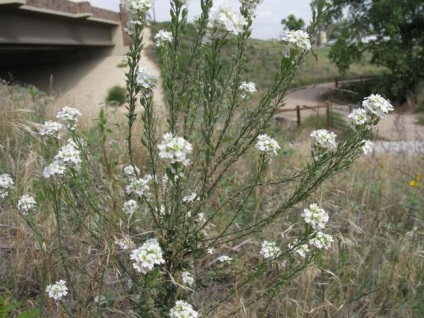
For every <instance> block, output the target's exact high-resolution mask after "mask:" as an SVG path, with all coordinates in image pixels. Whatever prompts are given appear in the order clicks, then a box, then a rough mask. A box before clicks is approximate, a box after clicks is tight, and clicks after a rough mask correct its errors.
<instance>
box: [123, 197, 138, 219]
mask: <svg viewBox="0 0 424 318" xmlns="http://www.w3.org/2000/svg"><path fill="white" fill-rule="evenodd" d="M137 209H138V204H137V202H136V201H135V200H128V201H126V202H125V203H124V205H123V206H122V212H124V213H125V214H126V215H128V217H131V215H133V214H134V212H135V211H136V210H137Z"/></svg>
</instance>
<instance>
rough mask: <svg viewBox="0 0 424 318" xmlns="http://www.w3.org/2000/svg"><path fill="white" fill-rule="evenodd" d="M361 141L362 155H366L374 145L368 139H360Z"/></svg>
mask: <svg viewBox="0 0 424 318" xmlns="http://www.w3.org/2000/svg"><path fill="white" fill-rule="evenodd" d="M362 143H363V144H362V147H361V149H362V152H363V153H364V155H367V154H369V153H370V152H372V147H373V146H374V144H373V143H372V142H371V141H370V140H362Z"/></svg>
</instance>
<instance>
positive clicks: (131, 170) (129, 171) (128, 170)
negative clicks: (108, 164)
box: [124, 166, 140, 179]
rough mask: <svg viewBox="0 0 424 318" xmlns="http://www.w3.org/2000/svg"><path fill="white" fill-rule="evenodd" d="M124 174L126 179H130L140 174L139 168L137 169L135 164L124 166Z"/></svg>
mask: <svg viewBox="0 0 424 318" xmlns="http://www.w3.org/2000/svg"><path fill="white" fill-rule="evenodd" d="M124 174H125V176H126V177H127V178H128V179H131V178H133V177H136V176H138V175H140V169H138V168H137V167H136V166H125V167H124Z"/></svg>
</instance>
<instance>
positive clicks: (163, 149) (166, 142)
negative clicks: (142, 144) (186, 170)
mask: <svg viewBox="0 0 424 318" xmlns="http://www.w3.org/2000/svg"><path fill="white" fill-rule="evenodd" d="M158 148H159V150H160V152H159V157H161V158H163V159H168V160H169V161H170V162H171V164H173V163H182V164H183V165H184V166H188V165H189V163H190V160H189V159H188V158H187V155H188V154H190V153H191V152H192V146H191V144H190V143H189V142H188V141H186V140H185V139H184V138H182V137H174V136H173V135H172V134H171V133H166V134H165V135H164V136H163V140H162V143H161V144H160V145H158Z"/></svg>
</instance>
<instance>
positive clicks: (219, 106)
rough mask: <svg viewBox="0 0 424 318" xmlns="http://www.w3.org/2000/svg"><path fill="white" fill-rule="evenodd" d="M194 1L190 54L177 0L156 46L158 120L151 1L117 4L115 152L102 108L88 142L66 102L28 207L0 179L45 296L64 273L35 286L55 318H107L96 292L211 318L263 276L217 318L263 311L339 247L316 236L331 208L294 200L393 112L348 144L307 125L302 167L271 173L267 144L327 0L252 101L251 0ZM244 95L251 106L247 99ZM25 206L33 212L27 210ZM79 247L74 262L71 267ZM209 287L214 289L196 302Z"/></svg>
mask: <svg viewBox="0 0 424 318" xmlns="http://www.w3.org/2000/svg"><path fill="white" fill-rule="evenodd" d="M200 2H201V7H202V13H201V14H200V16H199V17H198V19H197V20H196V22H195V24H194V30H195V32H194V39H193V42H192V46H191V55H190V57H189V58H188V59H187V57H186V56H183V55H182V54H181V52H180V49H181V45H182V43H183V42H184V41H185V40H186V39H185V35H186V32H187V29H186V28H187V17H188V8H187V3H186V1H182V0H172V1H171V27H170V31H169V32H168V31H164V32H168V33H164V32H162V33H161V34H159V35H158V36H157V37H156V39H157V40H158V42H159V44H160V45H161V47H160V49H159V54H160V55H161V61H162V77H163V84H164V87H165V90H166V94H165V99H166V100H165V101H164V105H163V109H161V111H163V112H161V111H160V110H159V108H162V107H160V106H161V105H156V104H155V103H154V101H153V95H154V87H155V85H156V84H157V79H156V77H154V76H152V75H151V74H150V73H149V72H148V71H147V70H146V69H144V68H140V53H141V50H142V49H143V46H144V42H143V29H144V27H145V25H146V17H147V15H148V10H150V9H151V7H152V1H147V0H144V1H143V0H131V1H130V0H128V1H126V3H125V7H126V9H127V11H128V15H129V18H130V19H131V20H130V24H131V32H127V33H128V35H129V37H130V39H131V45H130V48H129V52H128V54H127V60H128V68H129V69H128V71H127V72H126V86H127V92H128V94H127V103H126V110H127V113H126V117H127V123H128V125H127V127H126V129H125V137H123V138H122V139H125V143H122V140H119V141H120V143H116V144H114V146H115V147H117V148H118V149H119V150H118V151H116V152H113V150H112V148H113V147H112V146H111V144H113V143H112V142H111V141H110V139H109V138H111V137H110V135H111V134H110V128H109V127H110V125H108V124H109V123H108V121H107V118H106V115H105V113H104V112H101V113H100V117H99V122H98V124H97V126H96V129H95V130H94V132H93V131H90V132H89V133H87V134H85V133H81V131H80V129H78V120H79V119H78V118H79V116H80V115H81V111H79V110H77V109H75V108H72V107H66V108H64V109H62V110H61V111H60V112H59V114H58V116H57V118H58V119H60V120H62V124H63V126H64V128H65V129H63V130H64V131H61V133H60V134H63V135H65V134H67V135H68V136H69V139H68V140H67V141H64V140H65V139H66V138H60V139H59V138H58V137H59V131H60V130H61V129H62V127H61V126H60V125H62V124H54V123H52V122H45V125H44V128H43V129H42V130H41V131H40V133H41V135H42V136H44V137H46V136H49V137H53V139H54V140H55V144H53V143H52V144H48V145H45V147H46V151H45V154H44V155H43V157H42V158H41V159H40V161H41V162H43V167H44V170H43V169H40V170H39V171H37V176H38V179H37V181H36V183H34V185H33V187H32V188H31V190H34V191H31V192H30V193H33V194H34V197H36V198H37V201H40V202H35V199H34V198H33V197H29V196H24V197H22V198H21V199H20V200H19V201H18V202H16V201H17V197H16V194H13V195H11V194H12V193H13V190H14V181H13V179H12V178H11V177H10V176H9V175H6V174H2V175H0V196H1V198H2V199H3V201H7V200H9V201H10V202H11V205H10V206H12V207H13V208H17V209H18V211H19V212H20V214H19V215H20V216H21V217H22V218H23V219H24V220H25V222H26V224H27V225H28V227H29V228H30V229H31V230H32V233H33V235H34V239H35V241H36V244H37V246H38V247H39V250H40V254H41V256H40V259H41V260H42V262H43V266H44V267H43V266H40V270H39V271H40V273H41V275H40V276H43V277H42V278H43V279H44V280H45V284H44V286H46V282H47V280H48V281H51V280H52V279H51V278H52V277H64V280H61V281H59V282H58V283H56V284H54V285H49V286H48V287H47V289H46V292H47V293H48V295H49V297H50V298H52V299H53V300H54V301H55V302H59V303H58V304H57V308H56V307H54V308H53V306H48V307H49V308H50V309H49V310H50V311H51V312H50V313H51V316H52V317H55V316H60V315H59V312H62V310H64V311H65V312H67V313H68V315H69V316H71V315H72V313H74V312H77V310H76V309H75V308H73V306H74V307H76V306H77V305H76V304H79V305H80V306H81V307H80V308H84V310H85V311H84V312H83V313H81V312H82V311H81V312H78V314H79V315H80V316H81V317H101V316H104V315H106V311H105V308H103V307H102V306H101V305H100V303H101V302H99V301H97V302H95V301H94V299H101V297H102V296H103V295H108V298H107V299H108V300H109V299H112V298H115V300H116V302H115V304H116V306H122V307H120V308H119V310H122V311H125V314H127V316H134V317H137V316H139V317H146V318H150V317H203V316H204V317H220V314H221V311H220V310H221V309H222V308H226V307H228V306H229V305H230V304H231V305H233V304H234V303H241V302H240V299H241V298H240V299H238V297H244V295H248V294H249V292H250V291H251V290H252V289H254V288H253V287H254V285H255V284H257V283H258V282H260V281H261V280H262V279H264V277H272V279H271V280H270V281H269V286H268V288H267V290H266V292H263V293H261V294H259V293H258V294H254V295H253V296H251V297H250V298H249V300H248V301H247V302H246V303H243V304H242V305H240V306H235V307H232V308H231V310H230V311H229V312H227V313H226V316H228V317H231V316H239V315H240V313H241V311H242V310H244V309H245V307H250V308H252V307H255V306H259V308H260V310H262V312H263V313H264V314H268V312H271V309H270V308H269V306H270V304H271V303H272V302H273V300H275V299H276V298H278V295H279V292H280V291H281V290H282V289H283V287H284V286H285V285H286V284H287V283H288V282H290V281H291V280H292V279H293V278H294V277H296V275H297V274H299V273H300V272H302V271H303V270H305V269H306V268H308V266H310V265H311V264H312V263H313V262H314V260H316V258H317V257H318V256H320V255H321V254H322V253H324V252H325V251H324V250H327V249H330V248H331V246H332V244H335V243H336V242H335V241H336V239H335V238H333V237H332V236H331V234H329V233H331V227H330V226H327V225H328V224H329V220H330V214H331V213H330V212H328V213H327V212H326V211H324V210H323V209H322V208H321V207H319V206H318V205H317V204H310V205H309V208H307V207H306V204H305V201H306V200H307V199H308V198H309V196H310V195H311V194H312V193H313V192H314V191H315V190H316V189H317V188H318V187H319V186H320V185H321V184H322V183H323V182H324V181H325V180H326V179H328V178H330V177H332V176H333V175H334V174H335V173H338V172H341V171H343V170H345V169H347V168H348V167H349V166H350V164H351V163H352V162H353V161H354V160H355V159H356V158H358V157H359V156H360V155H361V154H362V153H363V152H368V151H369V147H370V144H369V143H368V142H367V140H368V138H369V134H370V129H369V125H376V124H377V122H378V120H380V119H381V117H382V115H383V114H385V113H387V112H388V111H389V110H391V106H390V105H389V104H388V102H387V101H385V100H384V99H382V97H380V96H370V97H369V98H367V99H366V100H365V101H364V105H363V109H364V111H356V112H355V113H353V114H352V116H350V118H351V120H352V124H351V127H352V129H351V131H350V135H349V136H348V137H347V138H346V139H345V140H343V141H338V140H337V136H336V135H335V134H334V133H333V132H331V131H326V130H317V131H315V132H313V133H312V134H311V135H310V136H311V138H312V147H311V152H312V156H311V157H307V158H306V159H305V162H302V164H303V165H302V166H301V167H299V169H296V170H295V169H287V170H286V171H282V169H280V170H277V171H273V170H272V169H273V168H275V167H277V165H279V164H280V165H281V163H282V162H283V158H282V157H281V152H282V151H281V152H280V151H279V150H280V149H282V148H284V147H287V145H284V144H283V143H279V142H278V141H277V140H276V139H278V137H275V138H276V139H274V138H271V137H269V136H268V134H267V133H270V127H271V125H272V121H273V118H274V115H275V114H276V113H277V111H278V110H279V109H280V107H282V106H284V98H285V96H286V94H287V92H288V90H289V88H290V83H291V81H292V80H293V79H294V77H295V75H296V73H297V70H298V69H299V67H300V65H301V63H302V61H303V60H304V59H305V57H306V55H307V54H308V51H309V50H310V48H311V44H310V43H311V42H310V41H313V40H314V34H316V31H317V30H318V27H319V23H318V22H319V21H321V20H322V19H323V17H324V16H325V14H326V8H327V7H326V6H324V3H326V1H320V0H319V1H318V2H319V3H321V4H322V5H319V6H317V7H316V8H315V9H316V10H315V13H314V15H313V17H314V18H313V21H312V23H311V25H310V27H309V28H308V31H307V32H306V31H302V32H299V31H298V32H294V33H291V34H288V35H287V36H286V38H285V41H286V42H287V43H286V44H288V46H289V48H290V54H289V55H286V56H283V55H281V60H280V61H279V63H280V64H279V67H278V68H276V70H275V73H274V74H272V77H273V78H274V79H275V82H274V83H273V84H272V85H271V86H270V87H268V88H267V90H266V92H264V93H259V92H257V91H256V86H255V85H254V84H253V83H252V82H246V81H245V79H244V70H245V61H246V50H247V45H248V40H249V37H250V34H251V28H252V24H253V21H254V17H255V14H254V9H255V8H256V6H257V5H258V4H259V3H260V2H261V1H253V0H252V1H247V0H246V1H242V3H241V6H240V7H239V8H238V9H234V8H228V7H225V6H219V5H214V6H213V4H212V1H211V0H200ZM205 37H208V38H209V41H204V40H205ZM229 41H232V42H233V43H235V44H236V48H237V50H236V52H235V53H234V56H233V57H232V59H231V61H230V62H229V65H227V64H225V63H224V62H223V59H222V55H223V47H225V46H226V45H227V44H228V42H229ZM165 43H166V44H167V45H163V44H165ZM281 46H282V50H283V45H281ZM183 59H187V60H184V61H182V60H183ZM183 62H184V63H188V66H187V68H182V67H181V65H183ZM225 66H226V67H225ZM254 93H256V94H257V95H258V96H257V97H258V100H255V101H253V100H251V99H250V98H245V97H247V96H250V95H251V94H254ZM255 97H256V96H255ZM139 109H141V111H140V110H139ZM160 116H162V117H160ZM368 117H369V118H368ZM137 119H140V122H139V123H140V126H138V127H137V129H136V128H135V125H136V122H137ZM65 130H66V131H65ZM121 133H122V132H121ZM270 134H272V135H273V136H274V135H276V134H273V133H270ZM93 136H94V137H93ZM90 138H91V139H90ZM122 144H124V146H122ZM120 147H121V148H120ZM93 149H94V151H93ZM139 149H142V152H141V155H140V150H139ZM123 153H125V155H123ZM112 154H114V156H113V155H112ZM271 156H272V158H273V164H274V165H272V164H271V162H270V159H269V158H270V157H271ZM246 162H248V164H247V165H246V167H247V169H246V168H245V170H244V171H243V169H241V167H240V166H241V165H242V164H243V163H246ZM240 163H241V164H240ZM246 170H247V171H248V172H246ZM39 184H42V185H43V187H42V189H41V188H40V190H39V192H38V191H37V189H38V185H39ZM292 184H293V185H294V186H291V185H292ZM28 193H29V192H28ZM9 197H10V198H9ZM268 198H269V200H268ZM272 198H278V199H277V200H273V199H272ZM9 201H7V202H9ZM265 201H266V202H265ZM299 205H302V208H303V209H304V211H303V214H301V213H299V215H298V218H297V220H296V222H295V224H294V225H293V227H292V228H293V232H295V234H293V235H291V237H290V238H286V237H284V236H282V235H280V234H281V233H274V232H273V231H270V228H271V226H272V225H274V224H276V223H279V222H281V221H282V220H283V219H285V218H286V217H287V215H289V214H290V212H292V211H293V210H296V209H297V208H298V206H299ZM35 208H37V209H38V210H39V211H40V213H30V212H32V211H33V210H34V209H35ZM37 222H38V223H37ZM43 222H45V223H46V224H47V225H46V227H47V229H48V230H47V231H43V230H42V227H41V226H40V224H43ZM44 229H45V228H44ZM324 229H325V231H326V232H323V231H324ZM284 230H285V229H283V231H284ZM65 232H66V233H68V236H65V235H64V233H65ZM277 234H278V235H277ZM259 242H262V243H259ZM259 245H260V247H259ZM76 246H79V247H80V249H81V251H84V252H81V253H79V254H78V256H77V257H73V256H74V255H73V253H74V254H76V253H75V250H76V249H77V248H76ZM249 246H251V247H249ZM71 256H72V257H71ZM44 268H46V270H44ZM44 271H45V272H46V273H44ZM65 279H66V284H65ZM217 287H218V288H217ZM214 290H219V293H215V294H214V297H210V298H207V297H206V301H203V300H200V301H199V299H204V298H205V297H203V296H204V295H205V294H206V295H208V294H209V293H212V291H214ZM68 291H69V294H68ZM81 295H84V297H83V296H81ZM68 299H69V300H68ZM90 299H92V300H93V302H92V304H91V305H87V302H88V300H90ZM56 309H57V312H56V311H55V310H56ZM115 309H116V308H114V310H115ZM116 310H118V309H116Z"/></svg>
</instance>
